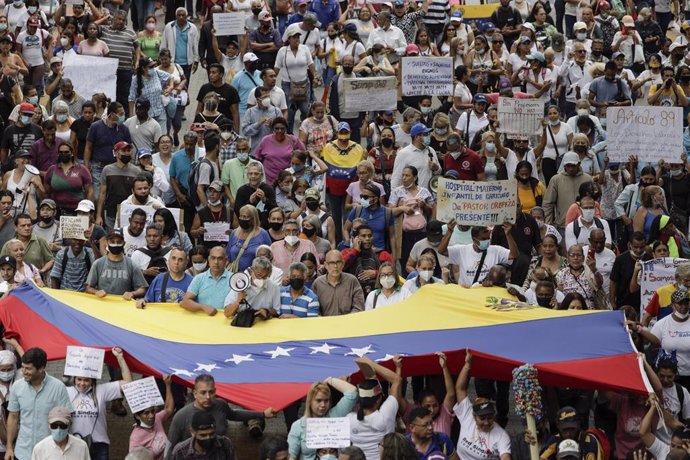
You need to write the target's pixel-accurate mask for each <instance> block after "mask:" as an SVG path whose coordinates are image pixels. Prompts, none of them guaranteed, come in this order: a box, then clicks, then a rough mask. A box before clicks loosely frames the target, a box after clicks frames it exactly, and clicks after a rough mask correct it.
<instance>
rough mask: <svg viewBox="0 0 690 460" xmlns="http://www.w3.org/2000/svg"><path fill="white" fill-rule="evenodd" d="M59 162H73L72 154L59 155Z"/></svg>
mask: <svg viewBox="0 0 690 460" xmlns="http://www.w3.org/2000/svg"><path fill="white" fill-rule="evenodd" d="M58 161H59V162H60V163H69V162H70V161H72V155H71V154H66V155H58Z"/></svg>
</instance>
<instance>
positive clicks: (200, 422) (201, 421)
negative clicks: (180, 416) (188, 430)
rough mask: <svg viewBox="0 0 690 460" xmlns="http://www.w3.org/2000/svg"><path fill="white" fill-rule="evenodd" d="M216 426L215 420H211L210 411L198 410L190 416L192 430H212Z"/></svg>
mask: <svg viewBox="0 0 690 460" xmlns="http://www.w3.org/2000/svg"><path fill="white" fill-rule="evenodd" d="M215 426H216V419H215V418H213V414H211V411H207V410H198V411H195V412H194V415H193V416H192V429H193V430H195V431H196V430H205V429H207V428H214V427H215Z"/></svg>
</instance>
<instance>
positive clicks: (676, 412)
mask: <svg viewBox="0 0 690 460" xmlns="http://www.w3.org/2000/svg"><path fill="white" fill-rule="evenodd" d="M678 388H680V390H681V391H682V392H683V395H684V396H683V413H682V414H681V413H680V412H681V407H680V401H679V400H678V391H677V390H676V385H672V386H670V387H668V388H664V389H663V397H664V400H663V403H664V406H663V407H664V408H665V409H666V410H667V411H669V412H670V413H671V414H673V416H674V417H675V418H677V419H681V418H682V419H686V418H688V417H690V393H689V392H688V390H686V389H685V388H683V387H682V386H680V385H678ZM672 434H673V433H672V432H671V430H669V427H666V429H664V427H663V426H657V430H656V436H657V438H659V441H661V442H662V443H664V444H671V435H672Z"/></svg>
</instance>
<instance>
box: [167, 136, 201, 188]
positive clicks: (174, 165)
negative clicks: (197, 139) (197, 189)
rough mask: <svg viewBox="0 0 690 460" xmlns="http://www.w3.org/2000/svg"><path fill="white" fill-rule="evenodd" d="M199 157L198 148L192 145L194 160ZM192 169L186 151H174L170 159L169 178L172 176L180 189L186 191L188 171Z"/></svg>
mask: <svg viewBox="0 0 690 460" xmlns="http://www.w3.org/2000/svg"><path fill="white" fill-rule="evenodd" d="M198 158H199V149H198V147H194V160H197V159H198ZM191 170H192V161H191V160H190V159H189V156H187V152H186V151H185V150H184V149H182V150H178V151H177V152H175V154H174V155H173V157H172V160H170V168H169V170H168V171H169V172H170V178H171V179H172V178H174V179H175V180H176V181H177V183H178V184H179V185H180V188H181V191H183V192H187V188H188V187H189V185H188V184H189V181H188V179H189V171H191Z"/></svg>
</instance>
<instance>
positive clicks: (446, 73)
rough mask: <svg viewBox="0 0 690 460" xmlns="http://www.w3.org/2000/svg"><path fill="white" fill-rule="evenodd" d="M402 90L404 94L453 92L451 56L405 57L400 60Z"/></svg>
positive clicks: (417, 94)
mask: <svg viewBox="0 0 690 460" xmlns="http://www.w3.org/2000/svg"><path fill="white" fill-rule="evenodd" d="M402 92H403V95H405V96H425V95H428V96H450V95H452V94H453V58H450V57H428V56H425V57H405V58H403V60H402Z"/></svg>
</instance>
